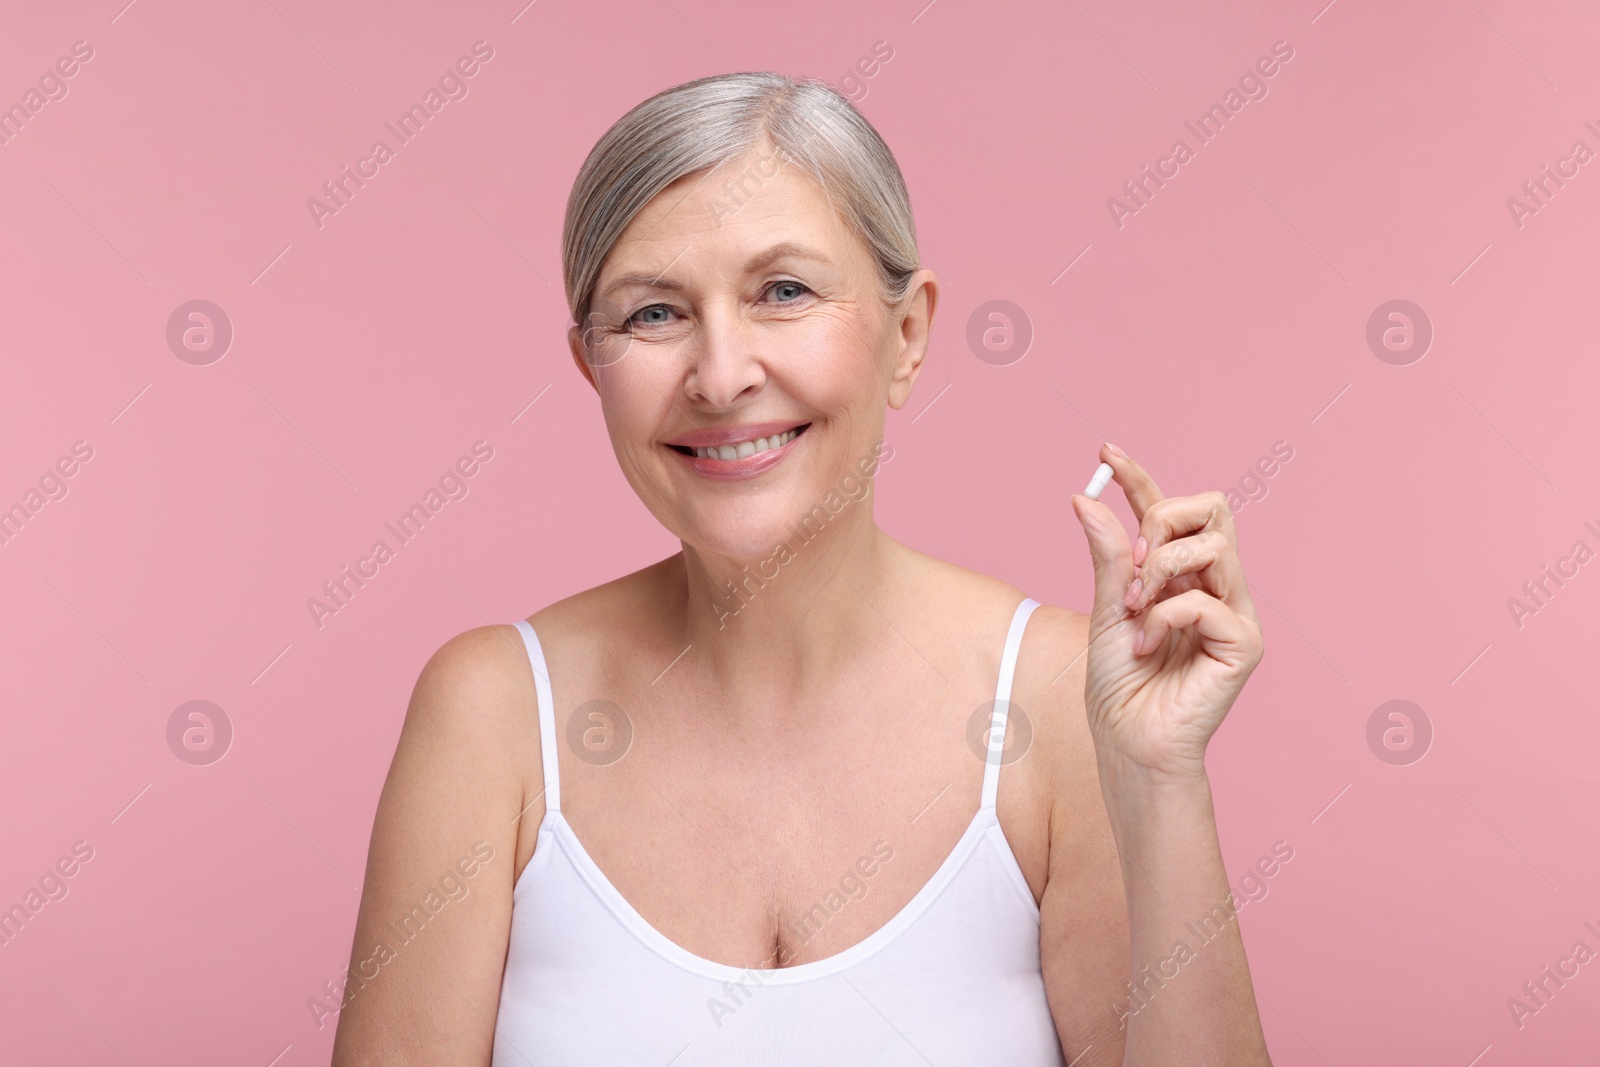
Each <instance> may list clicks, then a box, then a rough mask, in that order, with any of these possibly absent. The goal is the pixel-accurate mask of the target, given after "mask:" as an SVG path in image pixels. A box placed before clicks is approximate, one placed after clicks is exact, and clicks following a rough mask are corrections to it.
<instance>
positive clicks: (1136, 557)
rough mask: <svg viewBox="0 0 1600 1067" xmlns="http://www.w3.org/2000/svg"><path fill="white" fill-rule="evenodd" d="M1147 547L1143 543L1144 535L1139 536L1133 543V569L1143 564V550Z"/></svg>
mask: <svg viewBox="0 0 1600 1067" xmlns="http://www.w3.org/2000/svg"><path fill="white" fill-rule="evenodd" d="M1147 547H1149V546H1147V545H1146V544H1145V543H1144V534H1140V535H1139V539H1138V540H1137V541H1135V542H1134V543H1133V565H1134V566H1135V567H1137V566H1138V565H1139V564H1141V563H1143V562H1144V550H1145V549H1146V548H1147Z"/></svg>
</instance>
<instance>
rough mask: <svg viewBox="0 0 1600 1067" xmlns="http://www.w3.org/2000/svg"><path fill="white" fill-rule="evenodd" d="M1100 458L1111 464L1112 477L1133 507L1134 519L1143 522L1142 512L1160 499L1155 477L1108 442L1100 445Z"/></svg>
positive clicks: (1159, 490)
mask: <svg viewBox="0 0 1600 1067" xmlns="http://www.w3.org/2000/svg"><path fill="white" fill-rule="evenodd" d="M1100 459H1101V462H1104V463H1109V464H1111V475H1112V478H1113V479H1114V480H1115V481H1116V483H1117V484H1118V485H1120V486H1121V487H1122V494H1123V495H1124V496H1125V497H1127V498H1128V506H1129V507H1130V508H1132V509H1133V517H1134V520H1135V521H1137V522H1143V521H1144V513H1145V512H1146V511H1148V510H1149V509H1150V506H1151V505H1152V504H1154V503H1155V502H1156V501H1158V500H1160V499H1161V487H1160V486H1158V485H1156V481H1155V479H1154V478H1152V477H1150V475H1149V473H1148V472H1147V471H1146V470H1145V469H1144V468H1143V467H1141V466H1140V465H1139V464H1138V463H1137V462H1135V461H1134V460H1133V458H1132V457H1131V456H1129V455H1128V454H1127V453H1126V452H1124V451H1122V450H1121V449H1120V448H1118V447H1117V446H1116V445H1113V444H1111V443H1110V442H1107V443H1105V444H1103V445H1101V446H1100Z"/></svg>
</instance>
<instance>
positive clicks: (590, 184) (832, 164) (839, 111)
mask: <svg viewBox="0 0 1600 1067" xmlns="http://www.w3.org/2000/svg"><path fill="white" fill-rule="evenodd" d="M763 142H767V143H770V144H771V145H772V146H773V147H774V148H775V149H776V154H777V155H778V157H779V158H780V159H782V160H783V161H784V162H788V163H792V164H795V165H797V166H799V167H801V168H802V169H803V171H804V172H805V173H807V174H809V175H810V176H811V177H812V178H814V179H815V180H816V181H817V182H818V183H819V184H820V185H821V186H822V188H823V190H824V192H825V193H826V195H827V196H828V199H829V201H830V202H831V203H832V204H833V205H834V207H835V210H837V211H838V212H839V213H840V216H841V218H842V219H843V221H844V222H845V223H846V224H847V225H848V226H849V227H850V228H851V229H853V230H854V231H855V232H856V233H858V234H860V235H861V237H862V238H863V239H864V240H865V241H866V244H867V247H868V249H869V250H870V251H871V253H872V256H873V258H874V259H875V260H876V262H877V268H878V283H879V293H880V296H881V298H882V299H883V301H884V302H885V303H886V304H888V305H890V306H893V305H895V304H898V303H899V302H900V301H901V300H902V299H904V297H905V295H906V291H907V289H908V288H909V285H910V281H911V277H912V275H913V274H915V273H916V271H917V270H918V269H919V268H920V267H921V265H922V257H921V255H920V253H919V252H918V251H917V232H916V226H915V224H914V223H913V221H912V217H911V197H910V195H909V194H908V193H907V192H906V184H905V179H904V177H903V176H902V175H901V173H900V166H899V164H897V163H896V162H895V158H894V154H893V153H892V152H890V151H889V146H888V145H886V144H884V142H883V138H882V137H880V136H879V135H878V131H877V130H875V129H874V128H873V127H872V124H871V123H870V122H868V121H867V120H866V119H865V118H864V117H863V116H862V115H861V113H860V112H859V111H857V110H856V108H855V105H853V104H852V103H851V102H850V101H849V100H848V99H847V98H846V97H845V96H844V95H842V94H841V93H839V92H838V90H836V89H834V88H833V87H832V86H831V85H829V84H828V83H827V82H825V81H822V80H821V79H818V78H791V77H788V76H786V75H783V74H775V73H773V72H771V71H760V72H742V73H735V74H716V75H712V76H710V77H705V78H696V79H695V80H693V81H688V82H684V83H683V84H682V85H678V86H674V87H673V88H671V89H666V90H663V91H662V92H659V93H657V94H656V95H654V96H652V97H650V98H649V99H648V100H645V101H644V102H642V103H640V104H638V105H636V106H635V107H634V108H633V109H632V110H631V111H629V112H628V113H627V114H626V115H623V116H622V118H620V119H618V120H617V121H616V123H615V124H613V125H612V127H611V128H610V129H609V130H607V131H606V132H605V135H604V136H602V137H601V138H600V140H599V141H598V142H596V144H595V146H594V148H593V149H591V150H590V152H589V157H588V158H587V159H585V160H584V162H583V167H582V169H581V170H579V171H578V176H577V178H576V179H575V180H574V181H573V184H572V192H571V195H570V196H569V197H568V198H567V215H566V222H565V224H564V225H563V227H562V233H561V269H562V277H563V281H564V283H565V285H566V290H567V306H568V308H569V309H570V310H571V312H572V319H573V321H574V322H577V323H582V322H584V321H585V319H586V318H587V316H588V314H589V308H590V302H591V300H592V298H593V295H594V288H595V283H596V282H597V281H598V279H599V277H600V270H601V267H602V266H603V265H604V263H605V260H606V257H607V256H608V255H610V253H611V249H612V247H613V246H614V245H615V244H616V242H617V239H618V238H619V237H620V236H621V235H622V233H623V231H624V230H626V229H627V227H628V224H629V223H631V222H632V221H633V219H634V217H635V216H636V215H638V213H639V212H640V210H642V209H643V208H644V206H645V205H646V204H648V203H649V202H650V200H651V199H652V198H653V197H654V196H655V195H656V194H657V193H659V192H661V190H663V189H665V188H666V187H667V186H669V185H671V184H672V183H673V182H675V181H677V180H678V179H680V178H683V177H686V176H688V175H692V174H697V173H699V172H701V171H709V170H710V169H711V168H714V167H717V166H719V165H721V164H724V163H727V162H730V161H732V160H735V159H738V158H740V157H741V156H743V155H745V154H746V153H747V152H749V151H751V150H752V149H753V148H755V147H756V146H758V145H761V144H762V143H763ZM767 176H768V177H770V175H767Z"/></svg>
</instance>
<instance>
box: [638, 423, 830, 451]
mask: <svg viewBox="0 0 1600 1067" xmlns="http://www.w3.org/2000/svg"><path fill="white" fill-rule="evenodd" d="M810 425H811V424H810V423H809V422H803V423H801V424H800V425H799V426H796V427H795V428H794V429H792V430H785V431H783V432H782V433H777V434H773V435H771V436H770V437H757V438H754V439H752V440H749V441H739V442H737V443H735V444H727V445H710V446H706V447H704V448H699V447H691V446H689V445H668V446H667V447H668V448H670V449H672V450H673V451H674V452H680V453H682V454H683V455H685V456H693V457H695V458H696V459H721V460H735V459H747V458H749V457H750V456H758V455H760V454H761V453H763V452H770V451H772V450H773V449H775V448H782V447H783V446H784V445H786V444H788V443H789V442H790V441H793V440H794V439H795V438H796V437H799V436H800V435H801V434H803V433H805V432H806V429H807V428H808V427H809V426H810Z"/></svg>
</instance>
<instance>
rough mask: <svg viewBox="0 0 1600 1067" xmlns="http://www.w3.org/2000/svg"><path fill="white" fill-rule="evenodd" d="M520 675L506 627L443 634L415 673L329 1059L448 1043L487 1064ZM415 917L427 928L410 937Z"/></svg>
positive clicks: (355, 1061)
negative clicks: (444, 637)
mask: <svg viewBox="0 0 1600 1067" xmlns="http://www.w3.org/2000/svg"><path fill="white" fill-rule="evenodd" d="M527 673H528V669H527V660H526V657H525V656H524V654H523V652H522V649H521V639H520V637H519V636H518V634H517V632H516V628H515V627H513V626H482V627H477V628H475V629H472V630H468V631H466V632H464V633H460V634H457V635H456V636H454V637H452V638H450V639H449V640H447V641H445V642H444V644H443V645H441V646H440V647H439V649H438V650H437V651H436V652H434V654H433V655H432V656H430V657H429V658H428V661H427V663H426V664H424V666H423V667H422V669H421V671H420V673H419V675H418V677H417V681H416V685H415V686H414V687H413V689H412V693H411V700H410V703H409V705H408V707H407V708H406V714H405V722H404V725H403V726H402V727H401V730H400V738H399V741H398V742H397V743H396V745H395V752H394V758H393V760H392V761H391V762H390V765H389V773H388V776H387V777H386V778H385V780H384V783H383V791H382V794H381V795H380V796H379V799H378V807H377V812H376V814H375V816H374V818H373V826H372V839H371V844H370V846H369V848H368V850H367V868H366V879H365V882H364V884H363V885H362V889H361V905H360V910H359V912H358V914H357V916H356V930H355V937H354V941H353V944H352V947H351V956H350V967H349V971H348V982H347V984H346V986H345V990H344V995H343V997H342V1000H341V1003H340V1004H339V1008H340V1009H341V1010H340V1011H339V1027H338V1033H337V1034H336V1036H335V1040H334V1053H333V1063H334V1064H335V1067H355V1065H364V1064H367V1063H380V1062H381V1063H396V1064H400V1063H414V1062H415V1063H422V1062H438V1059H439V1057H440V1056H442V1055H445V1054H446V1053H447V1050H448V1051H449V1052H450V1053H451V1054H456V1055H461V1054H468V1055H471V1056H473V1057H478V1058H481V1059H482V1060H484V1061H485V1062H486V1061H487V1058H488V1055H489V1052H490V1047H491V1044H492V1041H493V1024H492V1019H493V1005H494V997H495V994H496V991H497V990H498V988H499V984H500V978H501V971H502V968H503V965H504V961H505V953H506V945H507V939H508V936H509V930H510V916H511V895H512V862H513V856H514V854H515V846H516V827H515V822H516V815H517V811H518V808H519V806H520V805H521V803H522V790H523V781H524V776H523V773H522V763H523V761H525V760H526V759H527V752H528V741H527V738H526V730H525V728H524V726H523V722H524V719H525V715H526V711H525V706H526V705H528V704H530V703H531V688H532V686H531V681H527V680H525V676H526V675H527ZM423 926H427V927H428V928H429V936H427V937H418V936H417V934H418V933H419V932H420V931H421V929H422V927H423ZM397 931H398V932H399V933H398V936H397ZM413 941H414V943H413ZM445 975H448V976H450V982H446V981H445V978H444V976H445ZM450 983H454V986H455V988H454V990H452V987H451V984H450ZM486 1019H487V1020H488V1021H487V1022H486V1021H485V1020H486ZM321 1021H322V1020H321V1019H319V1022H321Z"/></svg>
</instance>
